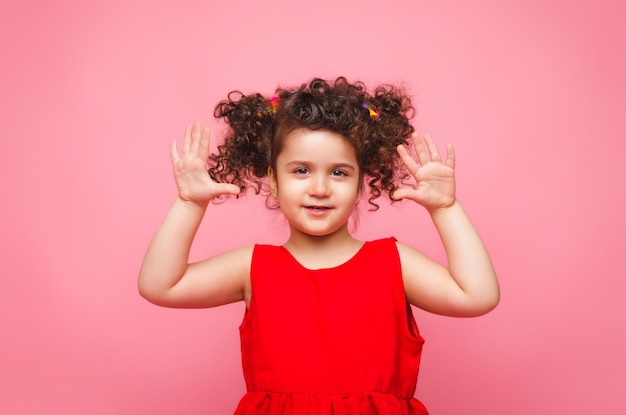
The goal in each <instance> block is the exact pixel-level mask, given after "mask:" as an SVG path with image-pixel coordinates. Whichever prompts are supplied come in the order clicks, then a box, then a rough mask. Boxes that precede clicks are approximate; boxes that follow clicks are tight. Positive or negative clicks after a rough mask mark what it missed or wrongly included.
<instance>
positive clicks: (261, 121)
mask: <svg viewBox="0 0 626 415" xmlns="http://www.w3.org/2000/svg"><path fill="white" fill-rule="evenodd" d="M275 105H276V102H273V101H272V100H268V99H267V98H265V97H263V96H262V95H261V94H254V95H248V96H246V95H244V94H243V93H241V92H239V91H233V92H231V93H229V94H228V98H227V99H226V100H224V101H221V102H220V103H219V104H218V105H217V106H216V107H215V111H214V116H215V117H216V118H218V119H219V118H223V119H224V120H225V121H226V123H227V124H228V125H229V126H230V129H229V132H228V134H227V135H226V137H225V138H224V143H223V144H221V145H220V146H218V152H217V154H213V155H211V157H210V162H211V164H213V166H212V167H211V168H209V175H210V176H211V178H213V179H214V180H215V181H218V182H225V183H232V184H235V185H237V186H239V187H240V188H241V189H242V191H243V190H245V189H247V188H249V187H251V188H253V189H254V191H255V193H257V194H258V193H260V192H261V190H262V189H263V180H262V179H263V178H264V177H265V176H267V169H268V167H269V158H270V148H271V141H272V136H273V129H274V112H275Z"/></svg>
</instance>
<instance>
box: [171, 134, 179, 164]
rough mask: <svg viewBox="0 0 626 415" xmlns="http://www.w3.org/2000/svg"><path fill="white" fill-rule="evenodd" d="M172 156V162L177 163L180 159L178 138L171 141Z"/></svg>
mask: <svg viewBox="0 0 626 415" xmlns="http://www.w3.org/2000/svg"><path fill="white" fill-rule="evenodd" d="M170 157H171V158H172V163H176V162H177V161H178V160H180V154H178V142H177V141H176V140H174V141H172V142H171V143H170Z"/></svg>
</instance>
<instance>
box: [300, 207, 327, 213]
mask: <svg viewBox="0 0 626 415" xmlns="http://www.w3.org/2000/svg"><path fill="white" fill-rule="evenodd" d="M306 208H307V209H311V210H315V211H318V212H321V211H324V210H328V209H330V208H329V207H326V206H307V207H306Z"/></svg>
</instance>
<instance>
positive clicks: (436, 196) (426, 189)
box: [393, 133, 455, 211]
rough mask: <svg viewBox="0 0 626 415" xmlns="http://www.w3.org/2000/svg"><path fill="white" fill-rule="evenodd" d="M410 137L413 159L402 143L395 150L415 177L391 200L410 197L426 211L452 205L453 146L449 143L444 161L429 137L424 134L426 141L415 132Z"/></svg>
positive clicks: (453, 181) (453, 187)
mask: <svg viewBox="0 0 626 415" xmlns="http://www.w3.org/2000/svg"><path fill="white" fill-rule="evenodd" d="M411 139H412V141H413V144H414V145H415V152H416V155H417V157H416V159H413V158H412V157H411V156H410V154H409V152H408V151H407V149H406V148H405V147H404V146H401V145H400V146H398V153H399V154H400V157H401V158H402V161H403V162H404V164H405V165H406V167H407V169H408V171H409V173H411V175H412V176H413V178H414V179H415V186H414V187H408V188H401V189H398V190H397V191H396V192H395V193H394V195H393V197H394V199H396V200H399V199H410V200H413V201H415V202H417V203H419V204H420V205H422V206H424V207H425V208H426V209H427V210H429V211H432V210H434V209H438V208H442V207H448V206H451V205H452V204H453V203H454V201H455V180H454V162H455V154H454V148H453V147H452V146H451V145H448V146H447V147H446V150H447V157H446V162H445V163H444V162H443V161H442V159H441V154H440V153H439V151H438V150H437V146H436V145H435V143H434V142H433V140H432V138H430V136H428V135H425V136H424V137H423V141H424V142H425V144H424V143H423V142H422V137H420V136H419V135H418V134H417V133H415V134H413V136H412V137H411Z"/></svg>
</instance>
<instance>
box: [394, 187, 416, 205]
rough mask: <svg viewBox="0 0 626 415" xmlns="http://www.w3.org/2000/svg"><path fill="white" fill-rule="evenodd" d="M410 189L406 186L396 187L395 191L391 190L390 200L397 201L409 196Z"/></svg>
mask: <svg viewBox="0 0 626 415" xmlns="http://www.w3.org/2000/svg"><path fill="white" fill-rule="evenodd" d="M412 190H413V189H406V188H404V189H397V190H396V191H395V192H393V195H392V196H391V200H393V201H396V202H397V201H399V200H402V199H405V198H407V197H409V196H410V194H411V191H412Z"/></svg>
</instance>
